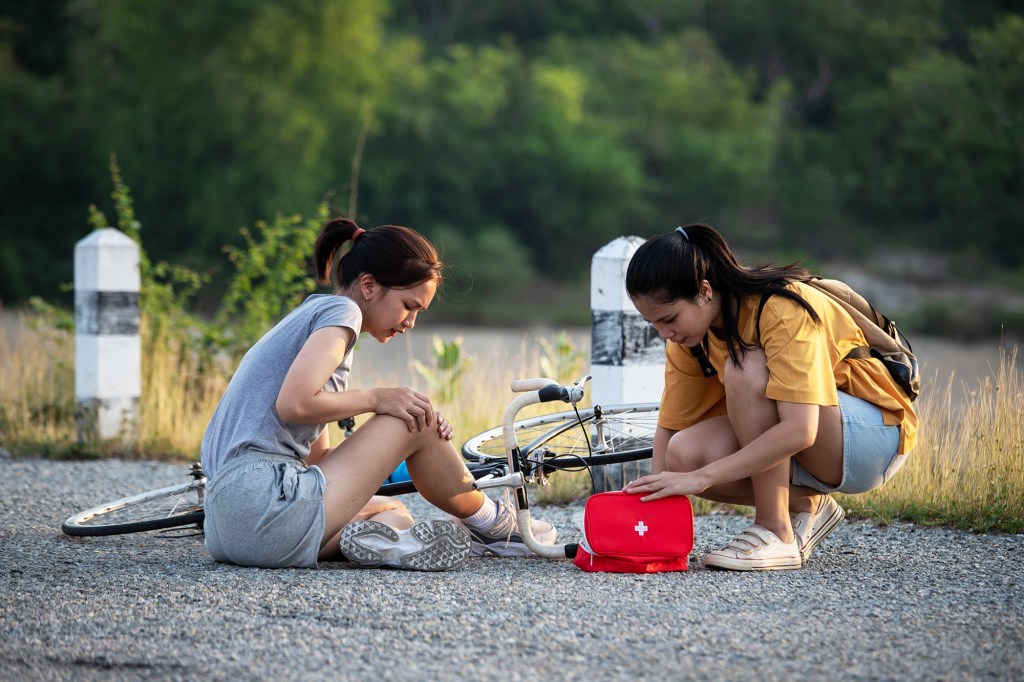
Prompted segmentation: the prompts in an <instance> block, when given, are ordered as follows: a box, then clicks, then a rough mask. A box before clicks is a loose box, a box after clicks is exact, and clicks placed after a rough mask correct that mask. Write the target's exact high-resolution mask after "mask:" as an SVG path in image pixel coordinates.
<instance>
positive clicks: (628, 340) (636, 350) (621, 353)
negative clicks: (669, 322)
mask: <svg viewBox="0 0 1024 682" xmlns="http://www.w3.org/2000/svg"><path fill="white" fill-rule="evenodd" d="M592 313H593V329H592V330H591V346H590V358H591V360H590V361H591V364H594V365H604V366H606V367H607V366H612V367H619V366H623V365H657V364H660V363H662V362H663V361H664V357H665V342H664V340H662V338H661V337H660V336H658V330H656V329H655V328H654V325H651V324H648V323H647V322H646V321H645V320H644V318H642V317H641V316H640V314H639V313H631V312H625V311H622V310H594V311H592Z"/></svg>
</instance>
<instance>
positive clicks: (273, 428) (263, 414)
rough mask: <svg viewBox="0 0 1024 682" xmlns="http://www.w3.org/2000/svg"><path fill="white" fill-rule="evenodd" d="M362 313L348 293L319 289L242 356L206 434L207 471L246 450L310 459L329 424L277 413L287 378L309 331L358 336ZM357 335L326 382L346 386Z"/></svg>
mask: <svg viewBox="0 0 1024 682" xmlns="http://www.w3.org/2000/svg"><path fill="white" fill-rule="evenodd" d="M362 322H363V315H362V312H361V311H360V310H359V306H358V305H356V303H355V302H354V301H353V300H352V299H350V298H348V297H346V296H336V295H329V294H315V295H313V296H310V297H309V298H307V299H306V300H305V301H303V302H302V304H301V305H300V306H299V307H297V308H296V309H295V310H293V311H292V312H291V313H289V314H288V316H287V317H285V318H284V319H283V320H281V321H280V322H279V323H278V324H277V326H275V327H274V328H273V329H271V330H270V331H269V332H267V334H266V335H265V336H264V337H263V338H262V339H260V340H259V341H257V342H256V345H254V346H253V347H252V348H250V349H249V352H247V353H246V354H245V357H243V358H242V362H241V363H240V364H239V365H238V369H237V370H236V371H235V375H234V376H233V377H232V378H231V382H230V383H229V384H228V387H227V390H225V391H224V395H223V396H222V397H221V399H220V403H218V404H217V409H216V410H215V411H214V413H213V418H212V419H210V424H209V426H207V427H206V434H205V435H204V436H203V444H202V461H203V471H204V472H205V473H206V475H207V477H209V478H213V476H214V475H216V473H217V469H218V468H219V467H220V466H221V465H223V464H225V463H227V462H228V461H230V460H231V459H233V458H235V457H237V456H238V455H240V454H243V453H245V452H247V451H253V450H255V451H257V452H266V453H271V454H280V455H289V456H292V457H295V458H297V459H305V458H306V457H307V456H308V455H309V448H310V445H311V444H312V443H313V442H314V441H315V440H316V439H317V438H319V437H320V434H321V433H322V432H323V430H324V428H325V426H326V424H288V423H285V422H283V421H281V418H280V417H279V416H278V414H277V407H276V405H277V395H278V393H280V391H281V385H282V384H283V383H284V377H285V375H286V374H287V373H288V369H289V368H290V367H291V366H292V362H293V361H294V360H295V356H297V355H298V354H299V350H301V349H302V346H303V344H305V343H306V339H308V338H309V336H310V334H312V333H313V332H315V331H316V330H317V329H322V328H324V327H347V328H349V329H351V330H352V331H353V332H355V336H356V337H358V336H359V329H360V327H361V326H362ZM355 345H356V344H355V338H353V341H352V344H351V345H350V346H349V348H348V350H347V352H346V353H345V357H344V359H343V360H342V361H341V364H340V365H338V368H337V369H336V370H334V373H333V374H331V377H330V378H329V379H328V380H327V383H326V384H325V385H324V390H325V391H335V392H338V391H344V390H345V387H346V385H347V384H348V374H349V372H350V371H351V369H352V355H353V353H352V351H353V349H354V348H355Z"/></svg>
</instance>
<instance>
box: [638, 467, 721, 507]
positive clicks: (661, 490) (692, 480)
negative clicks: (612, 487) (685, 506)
mask: <svg viewBox="0 0 1024 682" xmlns="http://www.w3.org/2000/svg"><path fill="white" fill-rule="evenodd" d="M707 489H708V484H707V483H705V482H704V481H703V477H702V476H701V475H700V474H698V473H696V472H685V473H682V472H675V471H663V472H661V473H660V474H653V475H651V476H642V477H640V478H638V479H636V480H635V481H630V482H629V483H628V484H626V487H625V488H624V490H625V491H626V492H627V493H631V494H633V495H643V497H641V498H640V500H641V501H643V502H650V501H651V500H658V499H661V498H662V497H669V496H671V495H699V494H700V493H702V492H704V491H705V490H707Z"/></svg>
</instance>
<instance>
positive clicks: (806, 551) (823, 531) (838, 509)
mask: <svg viewBox="0 0 1024 682" xmlns="http://www.w3.org/2000/svg"><path fill="white" fill-rule="evenodd" d="M845 518H846V512H845V511H843V507H842V506H841V505H839V504H836V505H835V509H833V510H832V512H831V514H830V515H829V517H828V518H827V519H825V520H824V521H823V522H822V524H821V525H820V526H818V528H817V529H815V531H814V532H813V533H812V534H811V537H809V538H807V542H806V544H804V546H803V547H802V548H801V549H800V559H801V561H803V562H804V563H807V560H808V559H810V558H811V552H813V551H814V548H815V547H817V546H818V545H820V544H821V543H822V542H824V541H825V538H827V537H828V536H829V535H832V532H833V531H834V530H835V529H836V528H838V527H839V524H840V523H842V522H843V519H845Z"/></svg>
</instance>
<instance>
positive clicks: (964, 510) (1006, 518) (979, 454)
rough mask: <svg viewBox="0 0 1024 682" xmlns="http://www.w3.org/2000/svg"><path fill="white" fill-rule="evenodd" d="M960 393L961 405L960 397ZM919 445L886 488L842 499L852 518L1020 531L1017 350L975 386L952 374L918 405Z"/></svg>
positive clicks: (1021, 427)
mask: <svg viewBox="0 0 1024 682" xmlns="http://www.w3.org/2000/svg"><path fill="white" fill-rule="evenodd" d="M960 391H962V392H963V393H964V395H963V400H958V398H960V396H959V395H958V392H960ZM915 406H916V407H917V409H918V415H919V417H920V420H921V426H920V437H919V438H918V443H917V446H916V447H915V449H914V451H913V452H912V453H911V454H910V456H909V457H908V458H907V462H906V464H905V465H904V466H903V468H902V469H901V470H900V471H899V472H898V473H897V474H896V475H895V476H894V477H893V479H892V480H891V481H890V482H888V483H887V484H886V485H884V486H882V487H881V488H878V489H876V490H873V491H871V492H870V493H867V494H865V495H858V496H843V498H842V500H841V502H842V504H843V505H844V506H845V507H847V508H848V509H850V510H851V511H852V512H853V513H854V515H856V516H861V517H865V518H870V519H873V520H875V521H880V522H887V521H890V520H892V519H894V518H902V519H906V520H909V521H914V522H916V523H922V524H941V525H949V526H953V527H956V528H963V529H973V530H978V531H985V530H1000V531H1005V532H1010V533H1020V532H1022V531H1024V374H1022V373H1021V371H1020V368H1019V367H1018V365H1017V351H1016V349H1014V350H1012V351H1005V350H1004V351H1003V352H1002V353H1001V357H1000V362H999V366H998V367H995V368H993V370H992V374H991V375H990V376H987V377H984V378H982V379H981V381H980V382H978V383H977V384H976V385H973V386H972V385H964V384H961V383H959V382H957V381H956V379H955V377H954V376H952V375H949V376H948V378H947V379H946V381H945V383H944V384H943V383H939V382H938V381H933V382H931V385H930V387H929V390H927V391H926V392H925V393H923V394H922V396H921V398H920V399H919V400H918V402H916V403H915Z"/></svg>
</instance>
